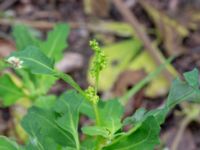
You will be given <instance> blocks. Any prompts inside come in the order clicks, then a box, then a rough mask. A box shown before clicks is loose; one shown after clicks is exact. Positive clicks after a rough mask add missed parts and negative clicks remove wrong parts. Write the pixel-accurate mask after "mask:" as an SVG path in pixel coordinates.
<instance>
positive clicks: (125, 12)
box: [113, 0, 173, 81]
mask: <svg viewBox="0 0 200 150" xmlns="http://www.w3.org/2000/svg"><path fill="white" fill-rule="evenodd" d="M113 3H114V5H115V6H116V8H117V9H118V10H119V12H120V13H121V15H122V16H123V17H124V18H125V20H126V21H127V22H128V23H129V24H130V25H131V26H132V27H133V28H134V31H135V33H136V34H137V36H138V38H139V39H140V40H141V41H142V42H143V44H144V47H145V48H146V50H147V51H148V53H149V54H150V55H151V56H152V58H153V59H154V60H155V62H156V64H157V65H158V66H160V65H161V64H163V63H164V57H163V56H162V54H161V53H160V52H159V50H158V48H156V47H155V46H154V45H153V44H152V42H151V40H150V39H149V37H148V35H147V34H146V33H145V31H144V30H143V29H142V26H141V24H140V23H139V21H138V20H137V18H136V16H135V15H134V14H133V13H132V12H131V11H130V9H129V8H128V7H127V6H126V5H125V4H124V2H123V1H122V0H113ZM163 73H164V76H165V77H166V78H167V79H168V80H169V81H171V80H172V78H173V76H172V74H171V73H170V72H169V71H167V70H165V71H163Z"/></svg>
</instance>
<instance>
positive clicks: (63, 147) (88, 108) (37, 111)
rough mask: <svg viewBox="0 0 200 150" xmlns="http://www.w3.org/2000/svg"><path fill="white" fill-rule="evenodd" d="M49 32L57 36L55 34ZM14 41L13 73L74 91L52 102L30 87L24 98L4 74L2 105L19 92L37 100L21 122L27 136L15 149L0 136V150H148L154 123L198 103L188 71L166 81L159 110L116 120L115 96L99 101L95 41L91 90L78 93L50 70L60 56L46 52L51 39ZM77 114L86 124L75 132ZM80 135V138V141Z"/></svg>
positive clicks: (100, 58)
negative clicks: (165, 93) (169, 82)
mask: <svg viewBox="0 0 200 150" xmlns="http://www.w3.org/2000/svg"><path fill="white" fill-rule="evenodd" d="M54 34H57V31H55V33H54ZM21 36H25V35H21ZM50 39H51V38H50ZM16 40H17V41H16V42H17V43H18V44H17V45H18V47H20V49H21V51H16V52H14V53H12V54H11V55H10V56H9V57H8V58H7V59H6V61H7V62H9V63H10V64H11V65H13V66H14V67H15V68H16V71H17V73H19V74H23V77H24V74H25V75H27V76H28V77H29V79H30V78H32V77H33V79H32V80H37V79H38V80H39V78H40V79H45V82H42V81H43V80H39V81H38V84H41V83H40V82H42V84H44V83H45V84H49V83H48V82H50V81H51V80H52V79H54V78H56V79H58V78H60V79H62V80H64V81H65V82H67V83H68V84H70V85H71V86H72V87H73V88H74V89H75V90H76V91H74V90H70V91H67V92H65V93H63V94H62V95H61V96H59V97H58V98H57V97H55V96H53V98H52V97H51V96H47V95H46V93H45V92H43V93H36V94H35V93H34V90H35V89H31V90H33V91H32V92H33V93H34V94H33V95H31V96H30V93H28V92H26V91H24V88H23V87H21V88H18V87H17V86H14V85H13V84H11V80H10V78H8V76H3V77H4V80H0V82H1V83H0V85H9V84H11V85H9V86H7V87H9V89H8V90H10V91H11V92H13V91H14V92H13V93H12V94H10V92H9V91H4V97H3V98H5V99H6V100H10V101H9V102H8V103H7V102H5V103H6V104H11V102H13V99H16V98H18V97H21V95H23V94H24V93H25V94H26V96H27V97H29V98H30V99H35V98H36V97H39V96H38V94H41V95H43V97H40V101H42V102H41V103H37V105H36V106H32V107H31V108H30V109H29V110H28V112H27V114H26V115H25V117H24V118H23V119H22V121H21V125H22V127H23V129H24V130H25V131H26V133H27V134H28V135H29V139H28V140H27V142H26V143H25V144H24V145H23V146H21V145H17V144H16V142H14V141H13V140H9V139H8V138H6V137H3V136H0V148H1V147H2V149H8V150H21V149H22V150H152V149H154V147H155V146H156V145H158V144H159V133H160V125H161V124H162V123H163V122H164V120H165V118H166V116H167V113H168V112H169V111H170V110H171V109H172V108H173V107H174V106H175V105H176V104H178V103H180V102H182V101H192V102H199V101H200V89H199V81H198V75H199V74H198V70H197V69H194V70H193V71H191V72H187V73H185V74H184V79H185V80H184V81H182V80H180V79H178V78H177V79H176V80H175V81H174V82H173V83H172V86H171V89H170V92H169V96H168V98H167V100H166V102H165V103H164V104H163V106H162V107H160V108H157V109H154V110H150V111H147V110H145V109H144V108H140V109H138V110H137V111H136V112H135V113H134V114H133V115H132V116H129V117H127V118H125V119H122V118H123V113H124V106H123V104H122V103H121V101H120V100H119V99H118V98H116V99H112V100H106V101H102V100H101V99H100V98H99V96H98V95H97V90H98V89H97V87H98V78H99V72H100V71H101V70H102V69H104V68H105V66H106V56H105V55H104V52H103V51H102V50H101V48H100V47H99V45H98V43H97V42H96V41H95V40H92V41H91V42H90V46H91V48H92V49H93V50H94V52H95V59H94V61H93V67H92V69H91V71H90V72H91V76H92V77H93V79H94V80H95V86H94V87H92V86H90V87H88V89H86V90H83V89H81V88H80V86H79V85H78V84H77V83H76V82H75V81H74V80H73V79H72V78H71V77H70V76H69V75H67V74H64V73H62V72H59V71H57V70H56V69H55V68H54V61H53V59H54V60H58V58H59V57H60V56H59V57H58V56H57V52H56V51H54V54H53V53H49V51H48V50H49V46H50V44H51V42H54V41H56V40H57V39H56V38H55V37H54V36H53V35H52V39H51V40H50V41H51V42H50V43H48V42H47V43H48V44H47V43H46V44H42V45H43V46H41V45H40V42H38V40H37V39H35V38H29V39H27V38H26V40H25V41H23V42H22V41H21V42H19V39H16ZM48 41H49V38H48ZM19 45H20V46H19ZM54 48H55V47H54ZM54 48H53V50H54ZM62 48H63V47H62ZM50 49H51V48H50ZM56 49H57V47H56ZM23 70H27V71H23ZM49 80H50V81H49ZM23 81H24V80H23ZM28 81H29V80H28ZM145 82H146V81H145ZM28 87H29V86H28ZM39 87H40V86H39ZM6 89H7V88H6ZM45 89H46V88H45ZM20 90H21V91H20ZM45 91H46V90H45ZM23 92H24V93H23ZM133 93H134V92H133ZM123 98H124V97H123ZM52 99H53V100H52ZM80 114H83V115H86V116H87V117H88V118H89V119H90V120H91V124H90V125H83V126H82V127H80V128H81V131H80V130H78V129H79V115H80ZM127 125H128V126H130V129H129V130H128V131H124V130H123V128H124V127H125V126H127ZM81 134H83V135H84V138H82V139H81V138H80V135H81Z"/></svg>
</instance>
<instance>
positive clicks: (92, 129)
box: [81, 126, 110, 138]
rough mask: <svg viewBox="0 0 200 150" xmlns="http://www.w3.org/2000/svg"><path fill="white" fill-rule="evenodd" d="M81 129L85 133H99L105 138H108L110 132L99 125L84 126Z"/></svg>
mask: <svg viewBox="0 0 200 150" xmlns="http://www.w3.org/2000/svg"><path fill="white" fill-rule="evenodd" d="M81 130H82V132H83V133H84V134H87V135H90V136H97V135H101V136H103V137H105V138H108V137H109V134H110V132H109V131H108V130H107V129H106V128H104V127H99V126H85V127H83V128H82V129H81Z"/></svg>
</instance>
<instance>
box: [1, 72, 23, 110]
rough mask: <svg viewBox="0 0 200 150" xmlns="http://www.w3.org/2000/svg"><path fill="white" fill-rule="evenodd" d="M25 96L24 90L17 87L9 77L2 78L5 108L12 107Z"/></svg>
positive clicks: (2, 95)
mask: <svg viewBox="0 0 200 150" xmlns="http://www.w3.org/2000/svg"><path fill="white" fill-rule="evenodd" d="M23 96H24V93H23V91H22V89H20V88H19V87H17V86H16V84H15V83H14V82H13V81H12V80H11V78H10V77H9V75H7V74H4V75H3V76H1V77H0V97H1V100H3V104H4V105H5V106H10V105H12V104H13V103H15V102H16V101H17V100H19V99H20V98H22V97H23Z"/></svg>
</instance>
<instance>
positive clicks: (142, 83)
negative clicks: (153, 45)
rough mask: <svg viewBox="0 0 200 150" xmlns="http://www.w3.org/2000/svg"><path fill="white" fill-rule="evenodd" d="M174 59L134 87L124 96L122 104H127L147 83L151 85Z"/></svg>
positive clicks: (167, 61) (121, 99)
mask: <svg viewBox="0 0 200 150" xmlns="http://www.w3.org/2000/svg"><path fill="white" fill-rule="evenodd" d="M173 59H174V58H173V57H170V58H169V59H167V60H166V61H165V63H164V64H162V65H161V66H160V67H158V68H157V69H156V70H155V71H153V72H152V73H150V74H149V75H148V76H147V77H145V78H144V79H143V80H142V81H140V82H139V83H138V84H136V85H135V86H134V87H132V88H131V89H130V90H129V91H128V92H127V93H126V94H125V95H124V96H122V97H121V98H120V102H121V103H122V104H126V103H127V101H128V100H129V99H130V98H131V97H132V96H133V95H135V94H136V93H137V92H138V91H139V90H140V89H142V88H143V87H144V86H145V85H146V84H147V83H149V82H150V81H151V80H152V79H154V78H155V77H156V76H158V75H159V74H160V73H161V72H162V70H163V69H165V68H166V67H167V65H168V64H170V62H171V61H172V60H173Z"/></svg>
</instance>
